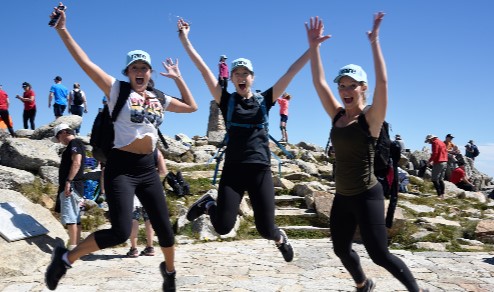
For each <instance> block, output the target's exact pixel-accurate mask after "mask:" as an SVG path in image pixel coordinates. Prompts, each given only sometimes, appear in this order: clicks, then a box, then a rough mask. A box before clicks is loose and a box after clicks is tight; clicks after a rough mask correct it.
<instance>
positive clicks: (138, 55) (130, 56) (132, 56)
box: [122, 50, 153, 75]
mask: <svg viewBox="0 0 494 292" xmlns="http://www.w3.org/2000/svg"><path fill="white" fill-rule="evenodd" d="M136 61H143V62H146V63H147V64H148V65H149V67H151V68H153V66H151V56H150V55H149V54H148V53H147V52H145V51H143V50H134V51H130V52H128V53H127V59H126V64H127V65H125V68H124V69H123V70H122V74H124V75H125V70H127V67H129V66H130V64H132V63H134V62H136Z"/></svg>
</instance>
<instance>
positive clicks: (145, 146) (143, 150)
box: [119, 136, 153, 154]
mask: <svg viewBox="0 0 494 292" xmlns="http://www.w3.org/2000/svg"><path fill="white" fill-rule="evenodd" d="M119 149H120V150H122V151H127V152H131V153H135V154H149V153H151V152H153V141H152V139H151V137H149V136H144V138H142V139H135V140H134V141H132V143H130V144H129V145H127V146H124V147H121V148H119Z"/></svg>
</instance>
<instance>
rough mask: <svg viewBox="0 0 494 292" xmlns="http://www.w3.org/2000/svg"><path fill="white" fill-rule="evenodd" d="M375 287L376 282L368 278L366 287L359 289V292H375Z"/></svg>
mask: <svg viewBox="0 0 494 292" xmlns="http://www.w3.org/2000/svg"><path fill="white" fill-rule="evenodd" d="M375 287H376V282H374V281H373V280H372V279H369V278H367V280H365V285H364V287H360V288H357V292H371V291H374V288H375Z"/></svg>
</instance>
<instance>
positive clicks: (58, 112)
mask: <svg viewBox="0 0 494 292" xmlns="http://www.w3.org/2000/svg"><path fill="white" fill-rule="evenodd" d="M53 81H54V82H55V84H53V85H52V86H51V88H50V94H49V95H48V108H50V107H51V103H52V101H53V99H55V100H54V104H53V113H54V114H55V119H58V118H59V117H61V116H63V113H64V112H65V108H66V107H67V96H68V95H69V90H68V89H67V87H65V86H64V85H63V84H62V77H60V76H56V77H55V78H54V79H53Z"/></svg>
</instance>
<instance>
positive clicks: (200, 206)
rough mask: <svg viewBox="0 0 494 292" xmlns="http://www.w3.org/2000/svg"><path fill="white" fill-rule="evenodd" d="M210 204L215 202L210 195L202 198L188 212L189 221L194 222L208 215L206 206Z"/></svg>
mask: <svg viewBox="0 0 494 292" xmlns="http://www.w3.org/2000/svg"><path fill="white" fill-rule="evenodd" d="M208 202H214V199H213V197H211V195H209V194H205V195H204V196H202V197H200V198H199V200H197V201H196V202H195V203H194V204H192V205H191V206H190V208H189V211H188V212H187V220H189V221H194V220H196V219H197V218H199V217H200V216H201V215H202V214H206V204H207V203H208Z"/></svg>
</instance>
